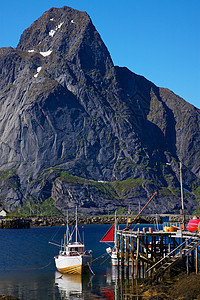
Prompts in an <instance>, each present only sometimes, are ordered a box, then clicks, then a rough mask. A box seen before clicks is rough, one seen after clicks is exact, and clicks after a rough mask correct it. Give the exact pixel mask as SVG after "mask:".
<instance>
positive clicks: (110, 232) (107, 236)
mask: <svg viewBox="0 0 200 300" xmlns="http://www.w3.org/2000/svg"><path fill="white" fill-rule="evenodd" d="M114 233H115V223H114V224H113V225H112V226H111V227H110V228H109V229H108V231H107V232H106V234H105V235H104V237H103V238H102V239H101V240H100V242H114Z"/></svg>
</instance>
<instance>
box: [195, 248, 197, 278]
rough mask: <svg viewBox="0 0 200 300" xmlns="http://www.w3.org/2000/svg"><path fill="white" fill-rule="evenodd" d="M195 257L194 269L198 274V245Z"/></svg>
mask: <svg viewBox="0 0 200 300" xmlns="http://www.w3.org/2000/svg"><path fill="white" fill-rule="evenodd" d="M195 253H196V259H195V269H196V274H198V246H197V247H196V252H195Z"/></svg>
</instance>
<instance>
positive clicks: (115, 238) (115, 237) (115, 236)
mask: <svg viewBox="0 0 200 300" xmlns="http://www.w3.org/2000/svg"><path fill="white" fill-rule="evenodd" d="M116 213H117V212H116V211H115V235H114V246H116V242H117V217H116Z"/></svg>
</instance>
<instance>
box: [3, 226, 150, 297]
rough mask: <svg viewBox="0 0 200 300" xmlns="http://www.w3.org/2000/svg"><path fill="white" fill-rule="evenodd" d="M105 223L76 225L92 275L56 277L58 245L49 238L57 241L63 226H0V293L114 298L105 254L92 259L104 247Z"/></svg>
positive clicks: (112, 275) (113, 271)
mask: <svg viewBox="0 0 200 300" xmlns="http://www.w3.org/2000/svg"><path fill="white" fill-rule="evenodd" d="M140 226H141V225H140ZM144 226H145V227H147V225H143V227H144ZM152 226H153V225H152ZM109 227H110V225H84V229H82V226H79V229H80V232H82V231H84V240H85V244H86V249H87V250H90V249H92V250H93V260H94V262H93V264H92V270H93V272H94V273H95V275H92V274H90V275H86V276H83V278H81V277H80V276H67V275H64V276H62V277H60V276H61V274H60V273H58V272H56V268H55V264H54V260H53V257H54V256H55V255H57V254H58V252H59V248H58V247H56V246H53V245H51V244H49V241H56V242H58V243H60V241H61V239H62V238H63V234H64V231H65V227H42V228H31V229H21V230H20V229H17V230H15V229H2V230H0V245H1V247H0V249H1V250H0V294H10V295H13V296H17V297H19V298H20V299H21V300H23V299H25V300H27V299H28V300H33V299H34V300H40V299H41V300H46V299H77V298H78V299H87V300H88V299H96V298H98V299H102V298H104V299H110V300H111V299H116V283H117V276H116V269H115V268H113V267H111V264H110V258H109V257H108V255H105V256H104V257H101V258H99V259H97V260H96V258H98V257H100V256H101V255H103V254H105V252H106V251H105V249H106V248H107V247H108V245H106V244H105V243H100V242H99V241H100V239H101V238H102V237H103V235H104V234H105V233H106V231H107V230H108V228H109ZM123 227H124V226H123ZM81 234H82V233H81Z"/></svg>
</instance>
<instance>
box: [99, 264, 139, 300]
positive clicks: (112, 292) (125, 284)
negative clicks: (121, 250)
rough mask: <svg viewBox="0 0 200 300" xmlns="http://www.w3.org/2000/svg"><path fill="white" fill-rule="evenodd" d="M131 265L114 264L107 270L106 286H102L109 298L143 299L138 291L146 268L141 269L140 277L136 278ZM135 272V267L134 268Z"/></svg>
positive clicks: (113, 299) (104, 294)
mask: <svg viewBox="0 0 200 300" xmlns="http://www.w3.org/2000/svg"><path fill="white" fill-rule="evenodd" d="M131 271H132V270H131V267H129V269H127V268H125V269H124V271H123V270H122V269H121V268H118V267H116V266H112V268H108V269H107V272H106V286H105V287H102V288H101V293H102V295H103V296H104V298H105V299H108V300H121V299H124V300H128V299H138V300H140V299H142V296H140V295H139V292H138V284H141V282H142V280H143V279H144V277H143V275H144V270H142V268H141V269H140V279H137V280H136V279H134V276H133V277H132V274H131ZM134 274H135V268H134Z"/></svg>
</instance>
